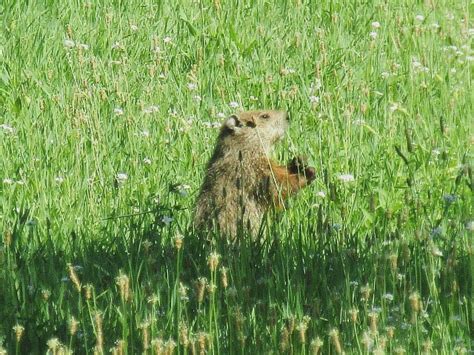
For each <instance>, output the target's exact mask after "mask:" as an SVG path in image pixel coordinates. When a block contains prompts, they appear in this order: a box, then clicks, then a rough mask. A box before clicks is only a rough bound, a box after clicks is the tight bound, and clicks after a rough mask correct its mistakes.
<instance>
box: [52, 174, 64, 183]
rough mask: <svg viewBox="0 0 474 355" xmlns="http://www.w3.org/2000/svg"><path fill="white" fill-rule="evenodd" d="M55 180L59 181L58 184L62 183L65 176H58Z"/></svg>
mask: <svg viewBox="0 0 474 355" xmlns="http://www.w3.org/2000/svg"><path fill="white" fill-rule="evenodd" d="M54 181H55V182H57V183H58V184H61V183H62V182H63V181H64V178H63V177H62V176H56V177H55V178H54Z"/></svg>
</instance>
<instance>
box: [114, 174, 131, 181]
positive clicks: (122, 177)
mask: <svg viewBox="0 0 474 355" xmlns="http://www.w3.org/2000/svg"><path fill="white" fill-rule="evenodd" d="M115 178H116V179H117V181H118V182H120V183H123V182H125V181H127V179H128V175H127V174H125V173H117V175H115Z"/></svg>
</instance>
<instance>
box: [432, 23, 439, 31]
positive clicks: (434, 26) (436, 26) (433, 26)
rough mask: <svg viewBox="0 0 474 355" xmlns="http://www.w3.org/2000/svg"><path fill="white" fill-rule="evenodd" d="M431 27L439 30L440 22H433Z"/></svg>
mask: <svg viewBox="0 0 474 355" xmlns="http://www.w3.org/2000/svg"><path fill="white" fill-rule="evenodd" d="M431 27H432V28H433V29H434V30H437V29H439V28H440V27H441V26H440V25H439V23H437V22H435V23H432V24H431Z"/></svg>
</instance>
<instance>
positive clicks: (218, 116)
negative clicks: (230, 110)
mask: <svg viewBox="0 0 474 355" xmlns="http://www.w3.org/2000/svg"><path fill="white" fill-rule="evenodd" d="M216 116H217V118H221V119H222V118H225V113H224V112H219V113H218V114H217V115H216Z"/></svg>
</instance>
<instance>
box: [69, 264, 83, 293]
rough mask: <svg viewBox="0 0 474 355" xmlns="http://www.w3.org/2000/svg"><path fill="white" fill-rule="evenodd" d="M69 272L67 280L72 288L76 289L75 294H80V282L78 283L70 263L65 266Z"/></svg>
mask: <svg viewBox="0 0 474 355" xmlns="http://www.w3.org/2000/svg"><path fill="white" fill-rule="evenodd" d="M67 267H68V270H69V278H70V279H71V281H72V283H73V285H74V287H75V288H76V290H77V292H79V293H80V292H81V282H80V281H79V277H78V276H77V274H76V270H74V266H73V265H72V264H71V263H68V264H67Z"/></svg>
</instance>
